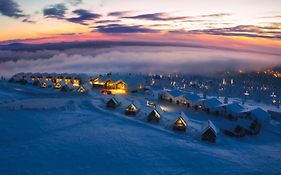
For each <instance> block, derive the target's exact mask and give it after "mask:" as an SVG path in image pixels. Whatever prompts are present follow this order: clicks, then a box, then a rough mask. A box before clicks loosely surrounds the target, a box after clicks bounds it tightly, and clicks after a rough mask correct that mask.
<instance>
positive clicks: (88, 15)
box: [66, 9, 101, 24]
mask: <svg viewBox="0 0 281 175" xmlns="http://www.w3.org/2000/svg"><path fill="white" fill-rule="evenodd" d="M73 13H75V14H76V15H78V17H73V18H67V19H66V20H67V21H70V22H74V23H79V24H85V23H84V21H88V20H93V19H96V18H99V17H101V15H100V14H97V13H92V12H90V11H88V10H85V9H78V10H74V11H73Z"/></svg>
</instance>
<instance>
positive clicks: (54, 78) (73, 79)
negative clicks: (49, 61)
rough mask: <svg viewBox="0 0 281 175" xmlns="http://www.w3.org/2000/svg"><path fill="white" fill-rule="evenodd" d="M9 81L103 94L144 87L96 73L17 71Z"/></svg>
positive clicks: (125, 91)
mask: <svg viewBox="0 0 281 175" xmlns="http://www.w3.org/2000/svg"><path fill="white" fill-rule="evenodd" d="M10 81H12V82H18V83H21V84H27V83H28V84H33V85H35V86H40V87H41V88H54V89H60V90H61V91H75V90H76V91H78V92H86V91H88V90H90V89H92V88H96V89H101V92H102V93H104V94H125V93H127V91H128V90H136V89H144V88H145V87H144V86H142V84H139V85H132V86H131V89H129V87H128V85H127V84H126V83H125V82H124V81H123V80H120V79H117V77H111V76H110V75H104V76H102V75H98V76H94V77H88V76H85V75H77V74H56V73H52V74H49V73H18V74H16V75H14V76H13V77H12V78H11V79H10Z"/></svg>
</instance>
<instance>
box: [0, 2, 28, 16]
mask: <svg viewBox="0 0 281 175" xmlns="http://www.w3.org/2000/svg"><path fill="white" fill-rule="evenodd" d="M0 13H1V14H2V15H4V16H8V17H12V18H20V17H26V15H25V14H23V11H22V10H21V9H20V7H19V5H18V4H17V3H16V2H15V1H13V0H1V1H0Z"/></svg>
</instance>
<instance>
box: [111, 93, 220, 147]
mask: <svg viewBox="0 0 281 175" xmlns="http://www.w3.org/2000/svg"><path fill="white" fill-rule="evenodd" d="M121 104H122V100H121V99H120V98H118V97H116V96H114V97H112V98H110V99H109V100H108V101H107V102H106V106H107V107H108V108H113V109H115V108H118V107H120V106H121ZM140 107H141V105H139V104H137V103H130V104H128V105H126V108H125V109H124V114H125V115H127V116H136V115H137V114H138V113H139V111H140V109H141V108H140ZM148 109H149V112H148V113H147V116H146V120H147V122H151V123H159V122H160V121H161V120H162V118H163V116H164V111H163V110H162V109H161V108H160V107H158V106H150V105H149V107H148ZM188 125H189V120H188V118H187V116H186V115H185V114H184V113H183V112H181V113H180V114H179V116H178V117H177V119H176V120H175V121H174V122H173V124H172V129H173V130H175V131H180V132H185V131H186V129H187V128H188ZM200 134H201V139H202V140H204V141H209V142H212V143H215V142H216V138H217V129H216V127H215V125H214V124H213V123H212V122H211V121H210V120H208V121H207V122H206V123H204V124H203V125H202V129H201V132H200Z"/></svg>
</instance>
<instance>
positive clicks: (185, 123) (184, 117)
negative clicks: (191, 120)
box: [175, 112, 188, 126]
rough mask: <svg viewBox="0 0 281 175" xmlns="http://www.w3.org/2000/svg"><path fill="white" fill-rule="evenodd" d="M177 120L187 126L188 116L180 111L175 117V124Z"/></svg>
mask: <svg viewBox="0 0 281 175" xmlns="http://www.w3.org/2000/svg"><path fill="white" fill-rule="evenodd" d="M179 121H180V122H181V123H183V124H184V125H185V126H187V122H188V118H187V117H186V115H185V114H184V113H183V112H181V113H180V116H179V117H178V118H177V119H176V121H175V124H176V123H177V122H179Z"/></svg>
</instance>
